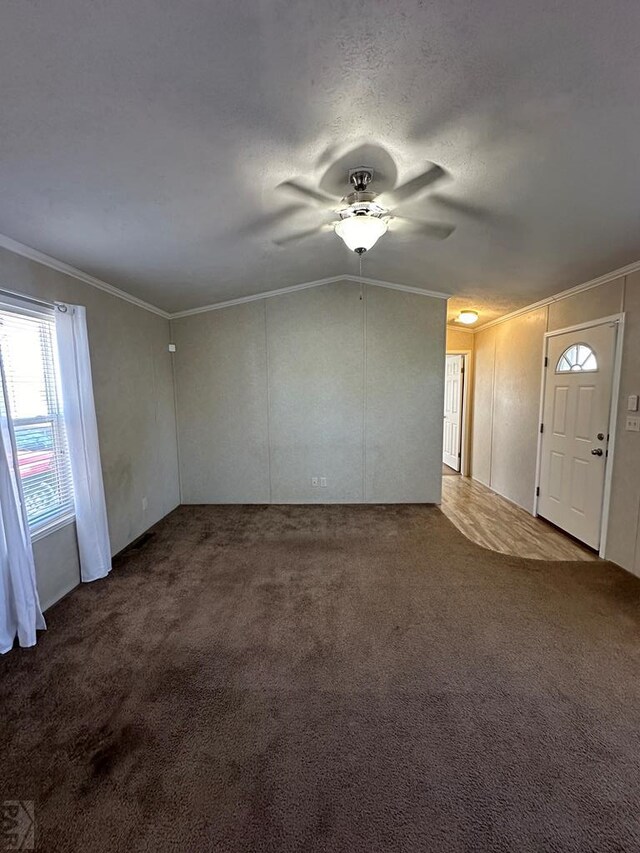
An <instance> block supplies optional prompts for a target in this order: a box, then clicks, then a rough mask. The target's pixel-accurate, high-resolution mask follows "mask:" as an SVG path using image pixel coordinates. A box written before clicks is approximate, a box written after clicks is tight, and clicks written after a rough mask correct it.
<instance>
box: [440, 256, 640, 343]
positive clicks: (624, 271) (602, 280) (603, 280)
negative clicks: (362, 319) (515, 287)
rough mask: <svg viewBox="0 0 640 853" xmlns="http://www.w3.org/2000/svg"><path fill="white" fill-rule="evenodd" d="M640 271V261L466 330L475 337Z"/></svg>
mask: <svg viewBox="0 0 640 853" xmlns="http://www.w3.org/2000/svg"><path fill="white" fill-rule="evenodd" d="M639 270H640V261H635V262H634V263H632V264H628V266H626V267H620V268H619V269H617V270H613V271H612V272H609V273H606V274H605V275H601V276H600V277H599V278H594V279H592V280H591V281H586V282H584V284H577V285H576V286H575V287H570V288H568V289H567V290H561V291H560V292H559V293H555V294H553V296H548V297H547V298H546V299H540V300H539V301H538V302H532V303H531V305H525V306H524V307H523V308H517V309H516V310H515V311H511V312H510V313H509V314H504V315H503V316H502V317H497V318H496V319H495V320H489V321H488V322H487V323H483V324H482V325H481V326H477V327H475V328H471V326H467V327H466V329H467V331H469V332H472V333H473V334H474V335H475V334H477V333H478V332H484V330H485V329H490V328H491V327H492V326H497V325H498V324H499V323H505V322H506V321H507V320H512V319H513V318H514V317H520V316H521V315H522V314H528V313H529V311H535V310H536V309H537V308H544V307H545V306H546V305H552V304H553V303H554V302H560V301H561V300H562V299H568V298H569V297H570V296H575V295H576V294H578V293H583V292H584V291H585V290H592V289H593V288H594V287H600V286H601V285H602V284H607V283H608V282H610V281H615V280H616V279H617V278H623V277H624V276H627V275H631V273H634V272H638V271H639ZM449 298H450V299H454V298H458V297H456V295H455V294H452V295H451V296H450V297H449ZM447 325H448V326H449V327H451V328H452V329H458V330H459V329H460V324H457V323H448V324H447Z"/></svg>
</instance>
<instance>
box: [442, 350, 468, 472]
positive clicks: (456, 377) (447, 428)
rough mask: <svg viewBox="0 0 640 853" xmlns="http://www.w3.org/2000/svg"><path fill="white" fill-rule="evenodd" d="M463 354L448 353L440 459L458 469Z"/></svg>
mask: <svg viewBox="0 0 640 853" xmlns="http://www.w3.org/2000/svg"><path fill="white" fill-rule="evenodd" d="M463 364H464V356H463V355H448V356H447V360H446V370H445V378H444V441H443V448H444V451H443V454H442V461H443V462H444V463H445V465H448V466H449V467H450V468H453V469H454V470H455V471H459V470H460V455H461V448H462V444H461V442H462V382H463V376H464V369H463Z"/></svg>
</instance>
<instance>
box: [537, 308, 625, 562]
mask: <svg viewBox="0 0 640 853" xmlns="http://www.w3.org/2000/svg"><path fill="white" fill-rule="evenodd" d="M624 317H625V315H624V313H620V314H612V315H610V316H609V317H601V318H600V319H598V320H589V321H587V322H585V323H579V324H577V325H575V326H567V327H565V328H564V329H554V330H553V331H551V332H545V335H544V341H543V350H542V354H543V357H542V388H541V390H540V411H539V416H538V424H541V423H543V417H544V397H545V392H546V386H547V369H548V367H545V364H544V360H545V358H547V357H548V356H547V352H548V344H549V338H553V337H557V336H558V335H566V334H567V333H571V332H579V331H582V330H584V329H592V328H594V327H596V326H606V325H610V324H615V325H616V326H617V329H616V343H615V350H614V357H613V374H612V377H611V402H610V406H611V408H610V411H609V442H608V445H607V459H606V467H605V474H604V493H603V501H602V519H601V522H600V547H599V550H598V554H599V556H600V557H602V558H603V559H604V558H605V550H606V547H607V534H608V531H609V512H610V508H611V489H612V485H613V456H614V451H615V443H616V427H617V423H618V406H619V403H620V378H621V375H622V343H623V338H624ZM543 436H544V433H541V432H540V429H539V428H538V450H537V455H536V482H535V491H534V505H533V515H534V516H536V517H537V515H538V494H537V492H538V488H539V486H540V468H541V457H542V441H543Z"/></svg>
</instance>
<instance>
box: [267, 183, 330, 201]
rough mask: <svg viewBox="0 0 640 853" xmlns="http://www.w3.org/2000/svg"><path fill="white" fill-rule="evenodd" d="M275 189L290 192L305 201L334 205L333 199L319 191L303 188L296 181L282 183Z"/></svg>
mask: <svg viewBox="0 0 640 853" xmlns="http://www.w3.org/2000/svg"><path fill="white" fill-rule="evenodd" d="M277 189H285V190H291V191H292V192H295V193H297V194H298V195H301V196H302V197H303V198H305V199H306V200H307V201H309V200H311V201H315V202H319V203H320V204H325V205H326V204H335V199H333V198H331V196H328V195H326V194H325V193H323V192H320V191H319V190H313V189H311V187H305V186H304V185H303V184H300V183H298V181H283V182H282V183H281V184H278V187H277Z"/></svg>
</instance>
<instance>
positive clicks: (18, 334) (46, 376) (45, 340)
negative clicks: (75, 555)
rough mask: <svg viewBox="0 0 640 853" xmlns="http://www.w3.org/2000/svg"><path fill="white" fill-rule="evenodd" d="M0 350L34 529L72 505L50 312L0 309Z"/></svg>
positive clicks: (68, 511)
mask: <svg viewBox="0 0 640 853" xmlns="http://www.w3.org/2000/svg"><path fill="white" fill-rule="evenodd" d="M0 356H1V358H2V367H3V370H4V376H5V383H6V388H7V408H8V411H7V415H8V417H9V418H10V420H11V422H12V424H13V428H14V432H15V438H16V450H17V455H18V470H19V472H20V479H21V481H22V488H23V492H24V499H25V508H26V512H27V518H28V520H29V527H30V529H31V531H32V533H34V532H37V531H38V530H41V529H42V528H44V527H46V526H48V525H49V524H52V523H54V522H56V521H59V520H61V519H62V518H64V517H67V516H70V515H72V514H73V509H74V500H73V483H72V479H71V468H70V464H69V452H68V447H67V436H66V430H65V425H64V417H63V411H62V404H61V400H62V396H61V394H60V384H59V378H58V366H57V352H56V342H55V322H54V318H53V313H50V314H49V313H40V312H31V311H27V310H25V311H24V312H22V311H18V310H15V311H14V310H4V309H0Z"/></svg>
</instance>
